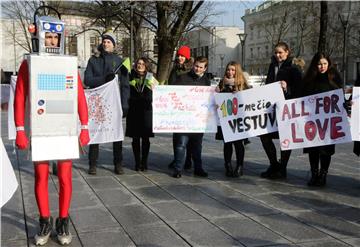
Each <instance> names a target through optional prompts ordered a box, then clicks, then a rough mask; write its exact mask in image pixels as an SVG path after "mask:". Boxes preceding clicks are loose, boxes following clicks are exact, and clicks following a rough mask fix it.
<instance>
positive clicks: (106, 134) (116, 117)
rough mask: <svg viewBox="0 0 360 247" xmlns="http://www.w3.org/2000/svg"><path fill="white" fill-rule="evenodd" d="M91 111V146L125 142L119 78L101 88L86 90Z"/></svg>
mask: <svg viewBox="0 0 360 247" xmlns="http://www.w3.org/2000/svg"><path fill="white" fill-rule="evenodd" d="M85 96H86V101H87V104H88V109H89V134H90V143H89V144H99V143H108V142H115V141H122V140H124V130H123V126H122V108H121V99H120V89H119V84H118V79H117V76H116V77H115V78H114V80H112V81H111V82H108V83H106V84H104V85H102V86H100V87H97V88H93V89H86V90H85Z"/></svg>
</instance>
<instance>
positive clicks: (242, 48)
mask: <svg viewBox="0 0 360 247" xmlns="http://www.w3.org/2000/svg"><path fill="white" fill-rule="evenodd" d="M244 43H245V42H243V41H241V65H242V67H243V70H244V71H245V64H244V61H245V56H244Z"/></svg>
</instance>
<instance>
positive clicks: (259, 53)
mask: <svg viewBox="0 0 360 247" xmlns="http://www.w3.org/2000/svg"><path fill="white" fill-rule="evenodd" d="M257 54H258V57H259V58H260V57H261V47H258V48H257Z"/></svg>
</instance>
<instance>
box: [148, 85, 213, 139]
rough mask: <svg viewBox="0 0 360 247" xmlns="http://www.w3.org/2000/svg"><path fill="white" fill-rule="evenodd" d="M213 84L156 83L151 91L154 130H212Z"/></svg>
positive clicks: (159, 131)
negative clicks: (161, 84)
mask: <svg viewBox="0 0 360 247" xmlns="http://www.w3.org/2000/svg"><path fill="white" fill-rule="evenodd" d="M214 90H215V88H214V87H208V86H156V87H155V88H154V90H153V131H154V132H155V133H161V132H163V133H166V132H172V133H205V132H210V133H215V132H216V130H217V120H216V118H217V114H216V106H215V100H214Z"/></svg>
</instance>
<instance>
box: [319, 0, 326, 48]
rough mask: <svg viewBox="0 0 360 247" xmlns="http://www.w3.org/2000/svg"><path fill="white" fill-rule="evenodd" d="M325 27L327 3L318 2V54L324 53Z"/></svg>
mask: <svg viewBox="0 0 360 247" xmlns="http://www.w3.org/2000/svg"><path fill="white" fill-rule="evenodd" d="M327 25H328V2H327V1H321V2H320V33H319V42H318V52H322V53H324V52H325V51H326V43H327Z"/></svg>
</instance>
